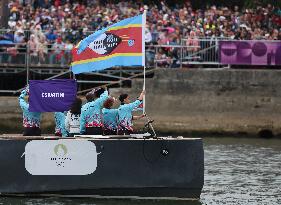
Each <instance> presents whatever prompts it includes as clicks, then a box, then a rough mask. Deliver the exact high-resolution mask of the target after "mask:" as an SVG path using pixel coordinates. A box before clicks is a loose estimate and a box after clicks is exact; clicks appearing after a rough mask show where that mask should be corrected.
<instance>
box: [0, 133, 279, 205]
mask: <svg viewBox="0 0 281 205" xmlns="http://www.w3.org/2000/svg"><path fill="white" fill-rule="evenodd" d="M204 151H205V182H204V183H205V184H204V188H203V192H202V195H201V200H200V201H189V202H175V201H140V200H95V199H58V198H34V199H30V198H0V205H10V204H11V205H14V204H15V205H222V204H226V205H240V204H243V205H281V140H275V139H271V140H264V139H242V138H205V139H204Z"/></svg>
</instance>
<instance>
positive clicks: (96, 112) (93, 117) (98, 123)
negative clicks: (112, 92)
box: [80, 90, 108, 134]
mask: <svg viewBox="0 0 281 205" xmlns="http://www.w3.org/2000/svg"><path fill="white" fill-rule="evenodd" d="M107 98H108V91H107V90H106V91H104V92H103V94H101V96H100V97H99V98H98V99H96V100H95V101H92V102H88V103H86V104H85V105H84V106H83V107H84V108H83V109H81V117H80V133H81V134H84V133H85V132H86V127H103V124H102V116H101V109H102V107H103V103H104V101H106V99H107Z"/></svg>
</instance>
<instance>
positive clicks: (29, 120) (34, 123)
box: [19, 90, 41, 127]
mask: <svg viewBox="0 0 281 205" xmlns="http://www.w3.org/2000/svg"><path fill="white" fill-rule="evenodd" d="M25 96H27V92H26V90H23V91H22V92H21V95H20V96H19V103H20V107H21V109H22V112H23V127H40V121H41V112H29V110H28V108H29V104H28V103H27V102H25V100H24V97H25Z"/></svg>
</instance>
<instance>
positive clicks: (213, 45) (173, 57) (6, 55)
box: [0, 38, 281, 68]
mask: <svg viewBox="0 0 281 205" xmlns="http://www.w3.org/2000/svg"><path fill="white" fill-rule="evenodd" d="M188 41H190V39H182V40H181V43H180V44H179V45H171V44H168V45H146V50H145V56H146V67H154V68H158V67H164V68H179V67H186V66H188V65H194V64H195V65H199V64H202V65H229V64H233V65H234V64H241V65H280V63H279V58H280V56H281V41H269V40H263V41H252V40H249V41H247V40H232V39H229V38H202V39H201V38H199V39H196V40H192V41H193V44H190V42H188ZM195 41H196V43H194V42H195ZM0 43H1V41H0ZM222 43H223V47H224V48H223V50H222V46H221V44H222ZM73 46H74V45H73V44H71V43H69V44H64V43H62V42H60V41H57V42H56V43H54V44H34V43H33V42H32V40H30V41H28V42H27V43H18V44H5V45H1V44H0V66H1V65H2V66H3V65H5V66H7V65H10V66H14V65H20V66H23V65H24V66H27V64H28V65H29V66H36V67H38V66H39V67H40V66H42V67H44V66H46V67H48V68H51V67H64V68H66V67H69V66H70V64H71V61H72V50H71V49H72V48H73ZM241 46H242V47H241ZM245 49H247V50H248V51H249V52H250V51H251V52H250V53H249V52H248V51H247V52H246V53H248V54H247V55H246V53H245ZM238 50H240V51H239V52H236V51H238ZM243 50H244V51H243ZM229 52H231V53H229ZM230 54H231V55H230ZM234 54H235V55H234ZM225 55H226V56H225ZM241 55H242V56H241ZM245 55H246V56H245ZM235 56H236V57H235ZM239 56H240V57H239ZM247 56H248V57H247ZM222 57H223V58H222ZM236 58H237V59H238V58H239V59H240V60H239V62H238V61H237V59H236ZM235 59H236V60H235ZM253 59H256V60H253Z"/></svg>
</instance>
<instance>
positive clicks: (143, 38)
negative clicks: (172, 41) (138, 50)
mask: <svg viewBox="0 0 281 205" xmlns="http://www.w3.org/2000/svg"><path fill="white" fill-rule="evenodd" d="M142 21H143V22H142V51H143V55H142V64H143V90H145V26H146V10H144V12H143V16H142ZM143 114H144V115H145V95H144V96H143Z"/></svg>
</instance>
